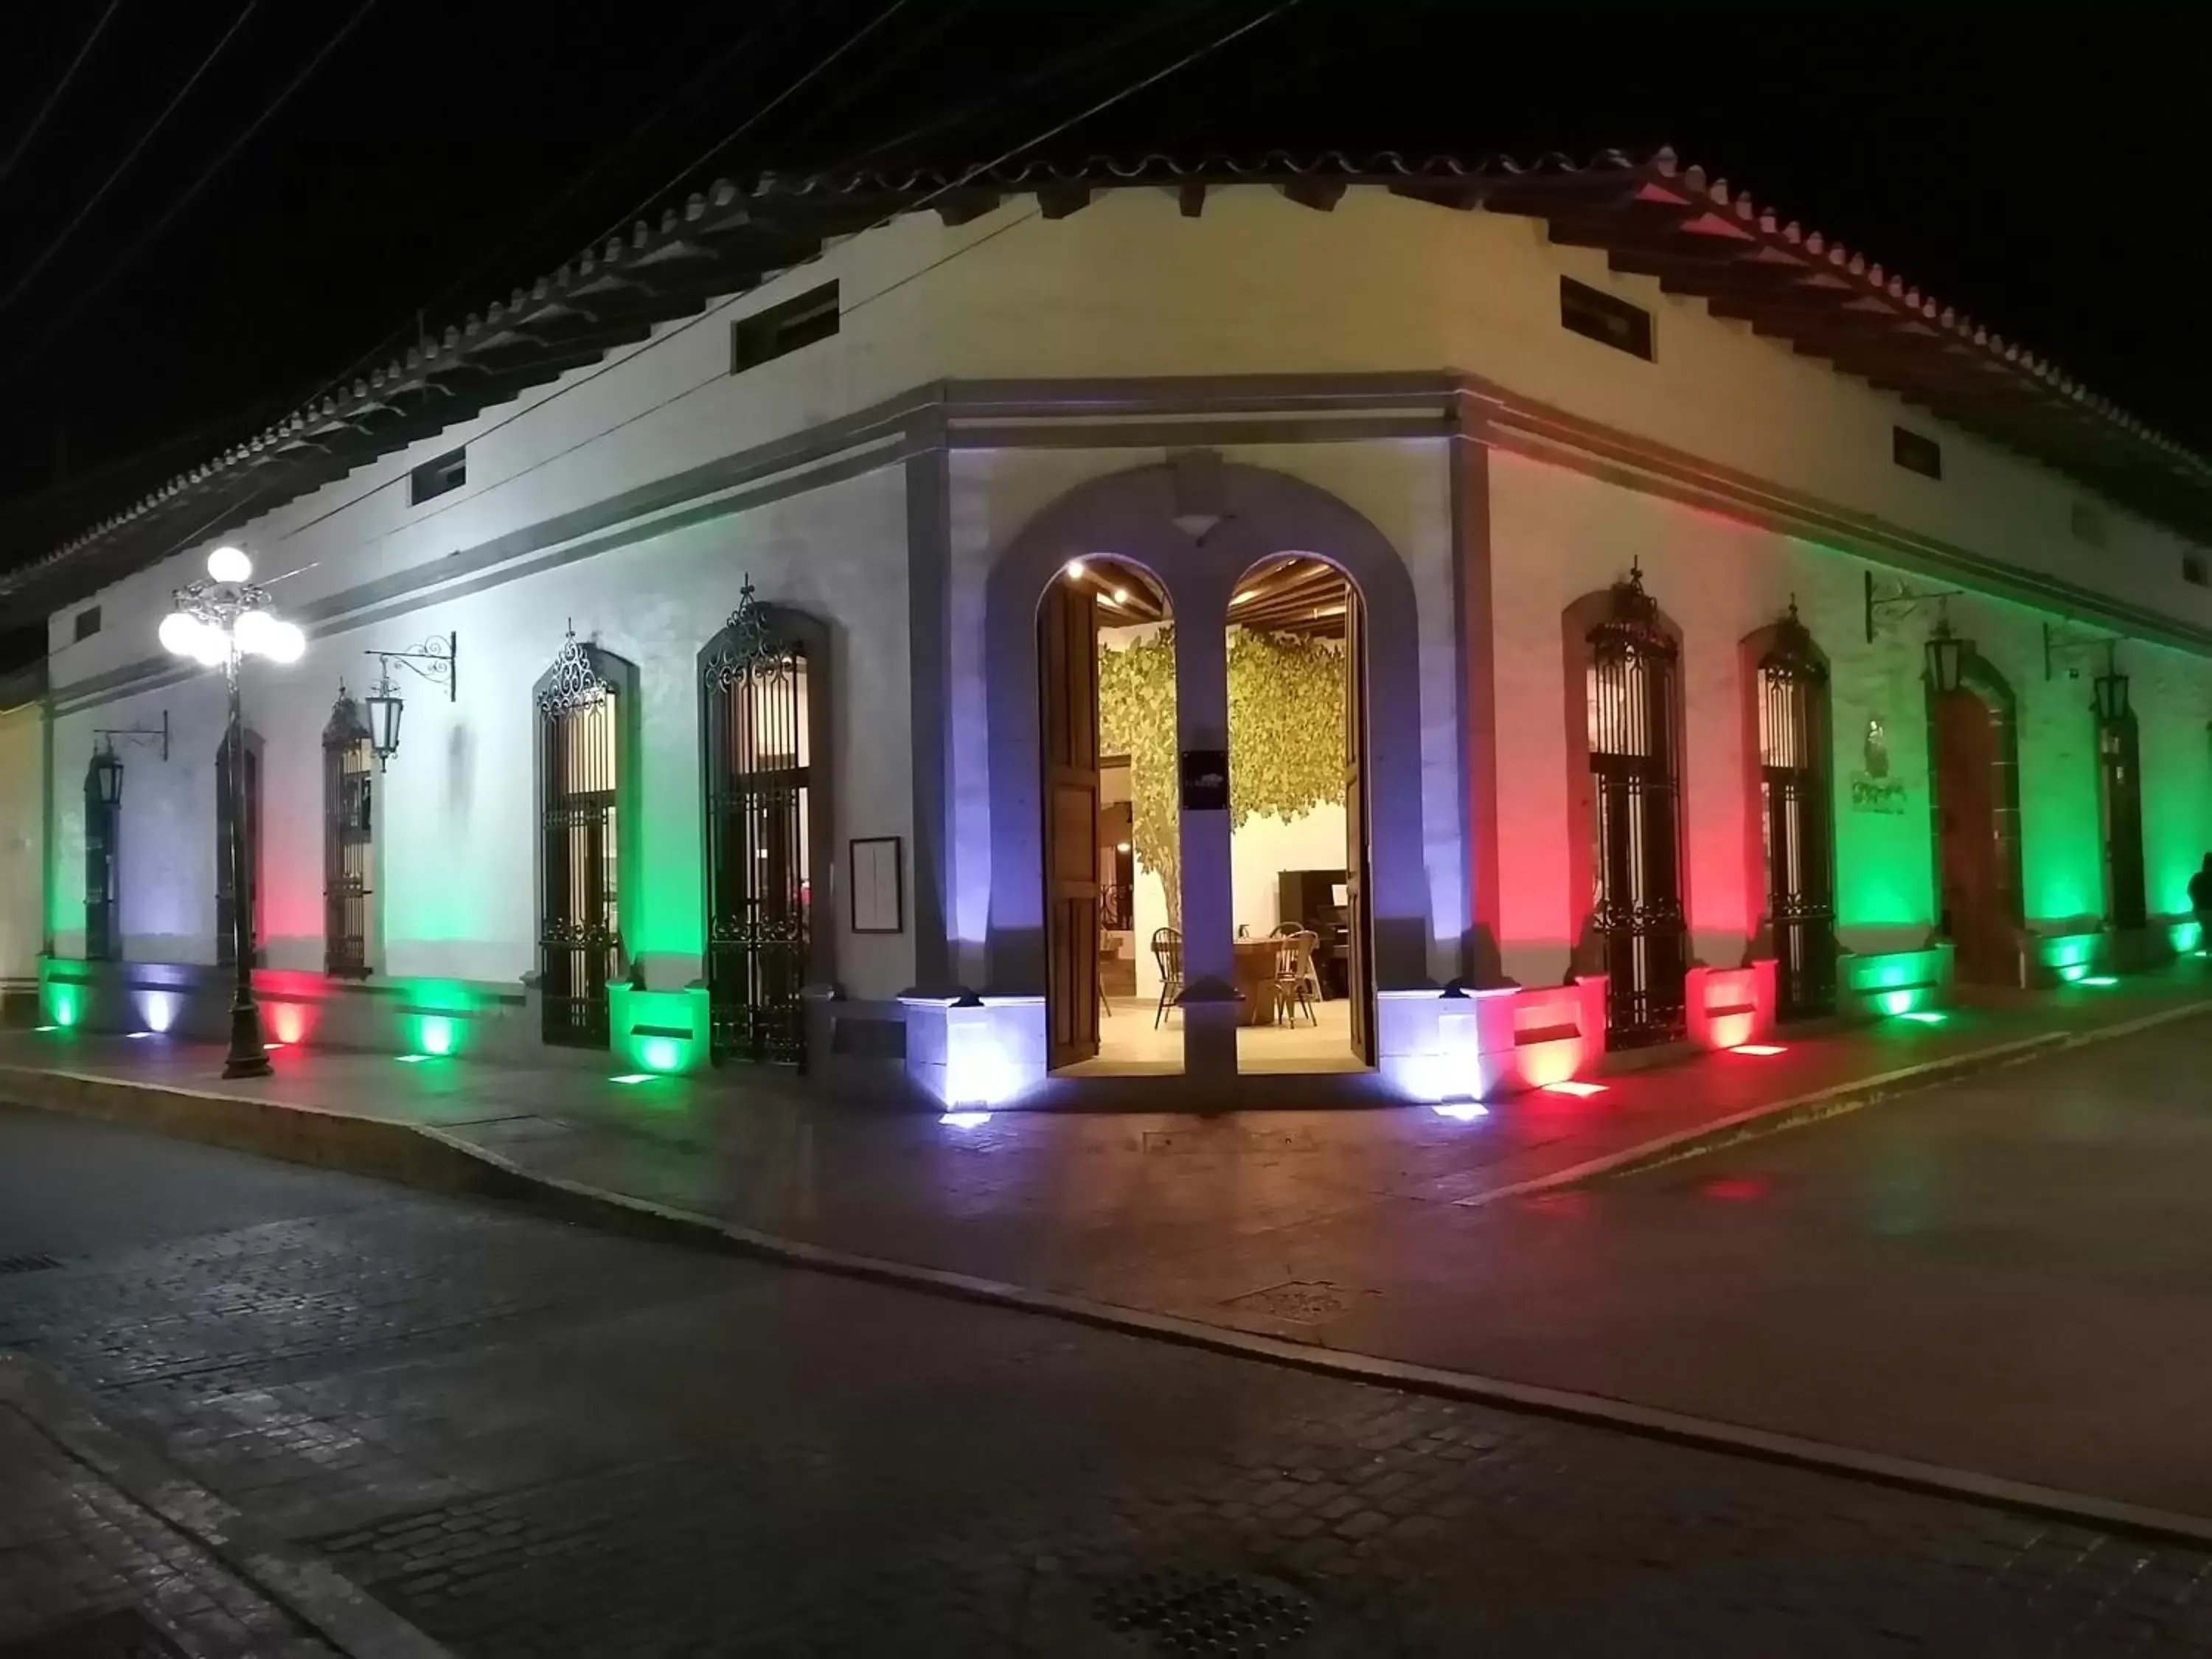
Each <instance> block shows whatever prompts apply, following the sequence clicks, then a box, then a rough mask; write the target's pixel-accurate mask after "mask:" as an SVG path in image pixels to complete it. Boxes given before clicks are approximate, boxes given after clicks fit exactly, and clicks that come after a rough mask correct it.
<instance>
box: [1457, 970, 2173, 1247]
mask: <svg viewBox="0 0 2212 1659" xmlns="http://www.w3.org/2000/svg"><path fill="white" fill-rule="evenodd" d="M2207 1013H2212V1002H2191V1003H2188V1004H2185V1005H2184V1006H2181V1007H2179V1008H2161V1009H2160V1010H2159V1011H2158V1012H2155V1013H2150V1014H2142V1015H2138V1016H2137V1017H2136V1018H2134V1019H2128V1020H2122V1021H2120V1022H2119V1023H2118V1024H2113V1025H2098V1026H2092V1027H2090V1028H2088V1029H2087V1030H2080V1031H2045V1032H2043V1033H2041V1034H2040V1035H2039V1036H2032V1037H2021V1038H2018V1039H2016V1040H2015V1041H2014V1042H2000V1043H1996V1044H1994V1045H1992V1046H1991V1047H1990V1048H1976V1049H1972V1050H1971V1051H1969V1052H1968V1053H1966V1054H1952V1055H1949V1056H1948V1057H1946V1058H1944V1059H1942V1060H1923V1061H1921V1062H1920V1063H1919V1064H1918V1065H1917V1066H1899V1067H1898V1068H1897V1069H1896V1070H1895V1071H1893V1072H1881V1073H1876V1074H1875V1076H1873V1077H1865V1078H1858V1079H1854V1080H1853V1081H1851V1082H1849V1083H1838V1084H1832V1085H1830V1086H1829V1087H1827V1088H1826V1089H1818V1090H1815V1091H1813V1092H1812V1093H1810V1094H1803V1095H1793V1096H1791V1097H1790V1098H1788V1099H1786V1100H1778V1101H1774V1102H1771V1103H1769V1104H1766V1105H1764V1106H1752V1107H1747V1108H1746V1109H1744V1110H1742V1111H1741V1112H1736V1113H1734V1114H1732V1115H1729V1116H1727V1117H1723V1118H1716V1119H1715V1120H1714V1121H1711V1123H1701V1124H1699V1125H1698V1126H1697V1127H1694V1128H1689V1129H1677V1130H1675V1131H1674V1133H1671V1134H1664V1135H1656V1136H1654V1137H1653V1138H1652V1139H1650V1140H1646V1141H1642V1142H1639V1143H1638V1145H1636V1146H1627V1147H1623V1148H1622V1149H1621V1150H1620V1151H1619V1152H1607V1153H1606V1154H1605V1155H1604V1156H1602V1157H1601V1158H1590V1159H1589V1160H1587V1161H1586V1162H1584V1163H1581V1164H1572V1165H1571V1166H1570V1167H1568V1168H1566V1169H1564V1170H1553V1172H1552V1173H1551V1174H1549V1175H1541V1176H1530V1177H1529V1178H1528V1180H1526V1181H1516V1182H1509V1183H1508V1184H1507V1185H1505V1186H1503V1187H1495V1188H1492V1189H1491V1190H1490V1191H1488V1192H1484V1193H1476V1194H1474V1195H1473V1196H1471V1197H1468V1198H1460V1199H1455V1200H1452V1201H1453V1203H1455V1204H1456V1205H1458V1206H1462V1207H1463V1208H1467V1209H1480V1208H1481V1207H1482V1206H1485V1205H1486V1204H1496V1203H1498V1202H1499V1201H1501V1200H1504V1199H1509V1198H1527V1197H1530V1196H1532V1195H1534V1194H1538V1193H1546V1192H1553V1191H1556V1190H1557V1189H1559V1188H1562V1187H1578V1186H1582V1185H1584V1184H1586V1183H1588V1182H1593V1181H1596V1180H1599V1179H1601V1178H1602V1177H1604V1176H1625V1175H1634V1174H1637V1173H1638V1172H1639V1171H1642V1170H1656V1169H1658V1168H1660V1167H1661V1166H1662V1165H1664V1164H1679V1163H1681V1162H1682V1161H1684V1160H1685V1159H1687V1158H1698V1157H1701V1156H1703V1155H1704V1154H1705V1153H1707V1152H1718V1151H1720V1150H1722V1149H1723V1148H1724V1147H1729V1146H1741V1144H1742V1143H1743V1142H1745V1141H1747V1140H1759V1139H1765V1137H1766V1136H1768V1135H1778V1134H1783V1133H1787V1132H1788V1131H1790V1130H1791V1129H1797V1128H1802V1127H1805V1126H1806V1125H1808V1124H1812V1123H1820V1122H1824V1121H1826V1120H1827V1119H1829V1118H1832V1117H1841V1116H1843V1115H1844V1114H1845V1113H1847V1112H1855V1111H1857V1110H1858V1109H1860V1108H1861V1107H1863V1106H1871V1105H1873V1104H1875V1103H1876V1102H1877V1101H1882V1100H1887V1099H1889V1098H1890V1097H1893V1096H1895V1095H1901V1094H1909V1093H1911V1092H1912V1091H1915V1090H1918V1089H1925V1088H1931V1087H1934V1086H1935V1085H1938V1084H1942V1083H1949V1082H1953V1081H1955V1080H1956V1079H1960V1078H1962V1077H1967V1076H1971V1075H1972V1074H1973V1073H1977V1072H1983V1071H1996V1070H1998V1069H2000V1068H2001V1067H2003V1066H2018V1065H2021V1064H2023V1063H2024V1062H2026V1061H2027V1060H2036V1059H2039V1058H2041V1057H2042V1056H2043V1055H2044V1054H2046V1053H2048V1054H2059V1053H2063V1052H2064V1051H2065V1050H2067V1049H2069V1048H2090V1047H2093V1046H2094V1045H2095V1044H2097V1043H2100V1042H2108V1041H2110V1040H2111V1039H2112V1038H2115V1037H2124V1036H2134V1035H2135V1034H2136V1032H2138V1031H2148V1030H2152V1029H2153V1028H2154V1027H2157V1026H2160V1025H2168V1024H2172V1023H2174V1022H2175V1021H2177V1020H2183V1019H2191V1018H2197V1016H2199V1015H2203V1014H2207Z"/></svg>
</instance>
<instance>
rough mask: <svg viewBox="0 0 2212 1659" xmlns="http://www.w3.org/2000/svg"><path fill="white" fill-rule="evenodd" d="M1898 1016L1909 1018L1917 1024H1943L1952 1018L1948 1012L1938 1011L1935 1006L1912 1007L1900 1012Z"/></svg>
mask: <svg viewBox="0 0 2212 1659" xmlns="http://www.w3.org/2000/svg"><path fill="white" fill-rule="evenodd" d="M1898 1018H1899V1019H1909V1020H1911V1021H1912V1023H1913V1024H1916V1025H1941V1024H1943V1023H1944V1021H1946V1020H1948V1018H1950V1016H1949V1015H1948V1014H1943V1013H1938V1012H1936V1010H1935V1009H1933V1008H1912V1009H1908V1010H1907V1011H1906V1012H1904V1013H1901V1014H1899V1016H1898Z"/></svg>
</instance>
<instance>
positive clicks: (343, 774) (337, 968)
mask: <svg viewBox="0 0 2212 1659" xmlns="http://www.w3.org/2000/svg"><path fill="white" fill-rule="evenodd" d="M374 758H375V756H374V750H372V749H371V747H370V745H369V737H368V721H367V720H364V719H363V718H362V711H361V705H360V704H359V703H357V702H355V701H354V700H353V699H352V698H351V697H349V696H346V695H345V692H344V690H343V688H341V689H340V690H339V692H338V700H337V704H336V706H335V707H333V708H331V719H330V724H329V725H327V726H325V727H324V728H323V969H324V971H325V972H326V973H328V974H330V975H332V976H333V977H335V978H340V979H362V978H366V977H367V976H368V904H369V871H370V858H371V847H372V825H371V822H370V810H371V808H370V795H371V792H372V786H371V784H370V782H369V779H370V776H371V774H370V770H369V768H370V764H371V763H372V762H373V761H374Z"/></svg>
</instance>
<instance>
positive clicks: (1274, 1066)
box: [1226, 554, 1374, 1072]
mask: <svg viewBox="0 0 2212 1659" xmlns="http://www.w3.org/2000/svg"><path fill="white" fill-rule="evenodd" d="M1226 662H1227V664H1228V674H1229V687H1228V690H1229V822H1230V878H1231V888H1232V890H1233V914H1234V919H1235V925H1236V930H1237V936H1236V939H1235V942H1234V953H1235V954H1234V961H1235V966H1236V976H1237V990H1238V992H1239V994H1241V997H1242V1003H1241V1011H1240V1014H1239V1020H1240V1023H1239V1025H1238V1027H1237V1069H1238V1070H1239V1071H1240V1072H1338V1071H1358V1070H1363V1069H1364V1068H1366V1067H1367V1066H1370V1065H1372V1064H1373V1060H1374V1043H1373V1032H1374V1018H1373V1014H1372V1011H1371V1008H1370V984H1371V981H1372V974H1371V969H1370V964H1369V958H1368V952H1367V940H1368V937H1369V934H1370V925H1369V921H1368V870H1367V864H1368V851H1367V824H1366V769H1365V754H1364V751H1365V739H1366V731H1365V720H1364V713H1363V710H1364V698H1363V696H1362V692H1363V690H1364V678H1363V677H1364V671H1365V663H1364V659H1363V656H1362V631H1361V614H1360V605H1359V596H1358V590H1357V589H1356V588H1354V587H1353V586H1352V584H1351V583H1350V582H1349V581H1348V580H1346V578H1345V576H1344V574H1343V573H1342V572H1341V571H1340V570H1338V569H1337V568H1336V567H1335V566H1334V565H1331V564H1329V563H1328V562H1324V561H1322V560H1320V559H1316V558H1311V557H1309V556H1304V555H1303V554H1285V555H1283V556H1278V557H1275V558H1272V559H1268V560H1267V561H1265V562H1262V563H1261V564H1259V565H1256V566H1255V567H1254V568H1252V569H1251V570H1249V571H1248V572H1247V573H1246V574H1245V575H1244V577H1243V580H1241V581H1239V582H1238V584H1237V587H1236V589H1235V591H1234V592H1233V593H1232V594H1231V598H1230V602H1229V630H1228V640H1227V653H1226Z"/></svg>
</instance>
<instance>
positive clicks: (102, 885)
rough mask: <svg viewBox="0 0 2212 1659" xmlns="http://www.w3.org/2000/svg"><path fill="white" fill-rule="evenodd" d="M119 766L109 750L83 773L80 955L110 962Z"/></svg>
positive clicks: (114, 937)
mask: <svg viewBox="0 0 2212 1659" xmlns="http://www.w3.org/2000/svg"><path fill="white" fill-rule="evenodd" d="M122 778H123V764H122V763H121V762H120V761H118V760H117V759H116V757H115V751H114V750H113V749H112V747H111V748H103V749H102V750H100V751H99V752H98V753H95V754H94V756H93V757H92V761H91V763H90V764H89V765H88V766H87V767H86V768H85V771H84V959H85V960H86V961H87V962H112V961H113V960H114V959H115V957H116V956H117V955H118V951H117V950H116V944H117V935H116V914H115V908H116V907H115V866H116V860H117V857H118V853H119V851H120V849H119V848H118V830H119V829H120V826H121V822H122V817H123V811H122V799H121V795H122Z"/></svg>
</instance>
